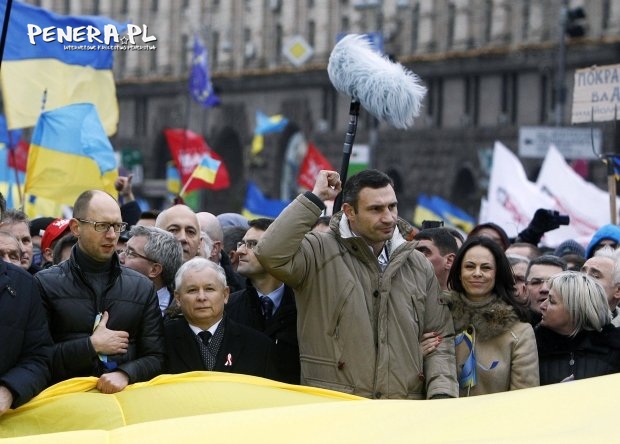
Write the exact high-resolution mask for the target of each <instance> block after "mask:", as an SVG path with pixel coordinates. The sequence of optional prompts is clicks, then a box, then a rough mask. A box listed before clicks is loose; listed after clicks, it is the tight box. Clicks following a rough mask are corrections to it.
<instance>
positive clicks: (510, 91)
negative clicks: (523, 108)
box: [499, 74, 518, 124]
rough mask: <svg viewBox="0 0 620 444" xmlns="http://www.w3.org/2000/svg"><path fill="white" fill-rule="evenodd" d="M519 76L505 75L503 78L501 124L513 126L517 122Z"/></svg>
mask: <svg viewBox="0 0 620 444" xmlns="http://www.w3.org/2000/svg"><path fill="white" fill-rule="evenodd" d="M517 85H518V82H517V75H516V74H504V75H503V76H502V91H501V115H500V117H499V120H500V121H499V123H500V124H509V123H511V124H513V123H516V120H517V89H518V86H517Z"/></svg>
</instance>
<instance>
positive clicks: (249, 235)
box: [226, 218, 300, 384]
mask: <svg viewBox="0 0 620 444" xmlns="http://www.w3.org/2000/svg"><path fill="white" fill-rule="evenodd" d="M272 222H273V219H268V218H259V219H254V220H251V221H249V225H250V228H249V229H248V230H247V231H246V233H245V235H244V236H243V239H242V240H241V241H240V242H239V244H238V246H237V254H238V256H239V265H238V267H237V272H238V273H239V274H240V275H242V276H244V277H245V278H246V279H247V281H246V288H245V289H244V290H240V291H237V292H235V293H233V294H231V295H230V299H229V301H228V304H226V313H227V314H228V316H230V319H234V320H235V321H237V322H239V323H241V324H243V325H247V326H248V327H252V328H253V329H255V330H258V331H260V332H262V333H265V334H266V335H267V336H269V337H270V338H271V340H272V341H273V343H274V345H275V363H276V368H277V370H278V373H279V375H278V377H277V378H276V379H278V380H280V381H282V382H288V383H290V384H299V372H300V368H299V345H298V343H297V307H296V306H295V295H294V293H293V290H292V289H291V288H290V287H289V286H287V285H284V284H283V283H282V282H281V281H279V280H278V279H276V278H275V277H273V276H272V275H270V274H269V273H268V272H267V270H265V268H264V267H263V266H262V265H261V263H260V262H258V259H256V256H254V247H256V244H257V243H258V241H259V240H260V239H261V238H262V237H263V235H264V234H265V231H266V230H267V228H269V225H271V223H272Z"/></svg>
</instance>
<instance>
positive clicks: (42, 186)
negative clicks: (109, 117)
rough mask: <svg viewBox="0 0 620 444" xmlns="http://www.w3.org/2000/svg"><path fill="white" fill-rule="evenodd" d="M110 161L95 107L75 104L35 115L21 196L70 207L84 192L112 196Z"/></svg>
mask: <svg viewBox="0 0 620 444" xmlns="http://www.w3.org/2000/svg"><path fill="white" fill-rule="evenodd" d="M117 177H118V171H117V165H116V157H115V156H114V150H113V148H112V144H111V143H110V141H109V140H108V137H107V136H106V134H105V132H104V130H103V127H102V126H101V122H100V121H99V117H98V115H97V110H96V109H95V106H94V105H93V104H91V103H76V104H74V105H69V106H64V107H62V108H58V109H55V110H53V111H47V112H44V113H42V114H41V117H39V121H38V122H37V126H36V127H35V129H34V133H33V135H32V140H31V142H30V153H29V155H28V167H27V169H26V193H27V194H30V195H34V196H37V197H42V198H47V199H50V200H53V201H55V202H58V203H63V204H66V205H73V203H74V202H75V199H76V198H77V197H78V196H79V195H80V194H81V193H82V192H83V191H86V190H90V189H99V190H103V191H106V192H108V193H109V194H111V195H112V196H114V197H116V196H117V191H116V190H115V188H114V181H115V180H116V178H117Z"/></svg>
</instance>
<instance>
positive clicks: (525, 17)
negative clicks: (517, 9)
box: [521, 0, 532, 40]
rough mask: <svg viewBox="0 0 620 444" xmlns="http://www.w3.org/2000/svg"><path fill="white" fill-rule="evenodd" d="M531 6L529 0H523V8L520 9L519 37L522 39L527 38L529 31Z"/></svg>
mask: <svg viewBox="0 0 620 444" xmlns="http://www.w3.org/2000/svg"><path fill="white" fill-rule="evenodd" d="M531 6H532V5H531V2H530V0H523V9H521V38H522V39H523V40H527V37H528V34H529V33H530V11H531Z"/></svg>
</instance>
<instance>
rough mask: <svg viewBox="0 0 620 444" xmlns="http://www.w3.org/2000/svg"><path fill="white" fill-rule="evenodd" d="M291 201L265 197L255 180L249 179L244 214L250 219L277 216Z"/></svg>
mask: <svg viewBox="0 0 620 444" xmlns="http://www.w3.org/2000/svg"><path fill="white" fill-rule="evenodd" d="M289 203H290V202H287V201H285V200H278V199H269V198H268V197H265V195H264V194H263V192H262V191H261V190H260V188H258V186H257V185H256V184H255V183H254V182H251V181H249V182H248V190H247V194H246V196H245V205H244V207H243V211H242V214H243V216H245V218H246V219H248V220H252V219H257V218H259V217H269V218H275V217H278V215H279V214H280V213H281V212H282V210H284V209H285V208H286V206H287V205H288V204H289Z"/></svg>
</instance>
